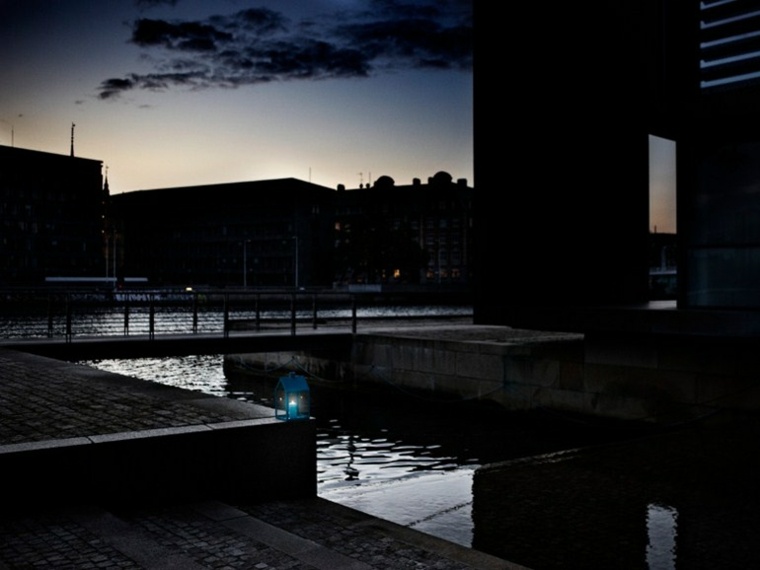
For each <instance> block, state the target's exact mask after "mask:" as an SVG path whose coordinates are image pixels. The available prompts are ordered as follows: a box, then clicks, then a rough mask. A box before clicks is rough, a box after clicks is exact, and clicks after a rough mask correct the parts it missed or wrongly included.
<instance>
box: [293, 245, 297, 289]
mask: <svg viewBox="0 0 760 570" xmlns="http://www.w3.org/2000/svg"><path fill="white" fill-rule="evenodd" d="M293 239H294V240H295V248H296V254H295V264H296V267H295V286H296V289H298V236H293Z"/></svg>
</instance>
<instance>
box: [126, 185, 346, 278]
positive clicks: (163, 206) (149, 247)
mask: <svg viewBox="0 0 760 570" xmlns="http://www.w3.org/2000/svg"><path fill="white" fill-rule="evenodd" d="M334 195H335V191H334V190H331V189H329V188H325V187H323V186H318V185H316V184H311V183H308V182H302V181H300V180H297V179H295V178H283V179H277V180H262V181H255V182H237V183H229V184H210V185H204V186H189V187H181V188H165V189H156V190H141V191H135V192H125V193H123V194H117V195H114V196H112V208H113V216H114V223H115V225H116V226H117V228H118V231H117V235H118V236H121V239H123V252H124V253H123V258H122V259H119V263H118V268H117V275H139V276H145V277H148V280H149V282H150V283H151V284H153V285H183V286H191V285H207V286H225V287H226V286H237V287H241V286H244V285H245V286H277V287H282V286H289V287H293V286H296V285H297V286H299V287H313V286H329V285H331V284H332V279H333V265H332V238H333V226H332V224H333V210H332V208H333V199H334ZM119 250H121V248H119Z"/></svg>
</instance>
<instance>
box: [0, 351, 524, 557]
mask: <svg viewBox="0 0 760 570" xmlns="http://www.w3.org/2000/svg"><path fill="white" fill-rule="evenodd" d="M267 414H268V415H270V416H271V415H272V410H270V409H268V408H264V407H260V406H254V405H252V404H247V403H242V402H237V401H234V400H227V399H223V398H217V397H214V396H206V395H200V394H199V393H197V392H188V391H184V390H178V389H174V388H169V387H165V386H160V385H157V384H152V383H148V382H142V381H140V380H136V379H132V378H126V377H123V376H119V375H115V374H111V373H108V372H103V371H98V370H94V369H91V368H88V367H82V366H78V365H75V364H71V363H67V362H63V361H58V360H53V359H49V358H45V357H40V356H34V355H30V354H26V353H21V352H17V351H13V350H7V349H0V457H1V456H2V455H3V454H13V453H33V452H34V450H35V449H44V448H46V447H49V446H55V445H58V444H59V443H60V442H61V441H66V442H76V441H77V438H85V439H87V438H92V437H94V436H103V435H107V434H116V433H119V434H124V433H125V432H134V434H135V437H137V438H139V437H140V434H141V433H151V434H157V433H161V430H168V431H171V430H182V429H194V427H196V426H206V425H209V424H214V425H219V424H223V423H225V422H239V421H240V420H248V419H251V418H256V417H262V416H265V415H267ZM55 477H56V473H40V474H39V480H38V481H36V482H34V485H39V486H40V487H39V488H40V489H42V488H43V486H44V485H45V481H46V480H48V479H49V478H55ZM4 491H5V493H8V494H9V495H8V498H9V499H11V498H12V501H11V500H9V501H7V502H8V503H10V502H12V503H14V504H16V505H18V506H19V508H16V509H7V508H6V509H3V510H2V512H1V513H0V568H71V569H80V568H166V569H182V570H192V569H195V568H198V569H200V568H215V569H226V568H244V569H261V570H264V569H270V568H273V569H286V568H288V569H299V570H300V569H303V570H306V569H312V568H316V569H324V570H340V569H356V570H362V569H367V570H369V569H373V568H377V569H380V568H382V569H394V570H395V569H400V568H417V569H426V568H431V569H433V568H435V569H440V570H447V569H451V570H464V569H468V568H474V569H477V568H482V569H497V568H499V569H501V568H504V569H507V568H519V566H517V565H514V564H510V563H509V562H507V561H505V560H502V559H500V558H496V557H493V556H490V555H486V554H483V553H481V552H478V551H476V550H473V549H470V548H465V547H462V546H460V545H456V544H453V543H450V542H447V541H445V540H441V539H438V538H435V537H431V536H429V535H426V534H424V533H420V532H418V531H414V530H412V529H408V528H404V527H401V526H399V525H395V524H393V523H389V522H386V521H382V520H379V519H376V518H373V517H371V516H368V515H364V514H362V513H359V512H357V511H354V510H351V509H347V508H345V507H342V506H339V505H336V504H333V503H330V502H328V501H325V500H322V499H320V498H318V497H314V498H307V499H295V500H277V501H264V502H258V503H255V504H238V505H230V504H225V503H220V502H217V501H215V500H213V498H208V499H206V498H200V499H199V501H197V502H189V503H188V502H183V503H181V504H171V503H169V504H157V503H151V504H129V505H124V504H116V503H114V504H76V503H75V504H62V505H58V506H53V505H49V504H45V502H44V501H42V502H41V501H39V500H36V497H35V496H34V495H33V493H30V495H29V497H28V498H26V499H25V498H24V497H18V496H13V495H12V494H13V493H14V490H13V489H8V488H5V489H4Z"/></svg>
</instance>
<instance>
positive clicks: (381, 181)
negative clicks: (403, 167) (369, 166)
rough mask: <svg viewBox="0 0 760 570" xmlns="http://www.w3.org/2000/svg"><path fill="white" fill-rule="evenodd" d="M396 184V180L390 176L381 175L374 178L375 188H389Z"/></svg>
mask: <svg viewBox="0 0 760 570" xmlns="http://www.w3.org/2000/svg"><path fill="white" fill-rule="evenodd" d="M395 185H396V181H395V180H394V179H393V178H391V177H390V176H386V175H383V176H381V177H380V178H378V179H377V180H375V184H374V186H375V188H391V187H393V186H395Z"/></svg>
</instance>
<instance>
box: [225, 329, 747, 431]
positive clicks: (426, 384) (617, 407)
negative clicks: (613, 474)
mask: <svg viewBox="0 0 760 570" xmlns="http://www.w3.org/2000/svg"><path fill="white" fill-rule="evenodd" d="M695 342H696V341H691V343H689V342H686V341H678V340H672V339H660V340H657V339H649V341H647V342H642V341H640V340H638V341H637V340H636V339H633V340H631V339H629V340H626V339H619V338H618V339H604V338H588V336H587V335H582V334H576V333H560V332H542V331H531V330H521V329H512V328H510V327H497V326H486V325H472V324H462V323H457V322H448V323H447V322H438V323H424V324H423V323H418V324H416V325H410V326H407V327H399V326H398V325H396V326H394V327H393V328H387V329H384V328H383V327H373V328H372V329H365V330H364V331H362V332H359V333H357V334H355V335H353V340H352V342H351V343H350V347H345V348H335V349H325V350H311V351H301V352H255V353H247V354H232V355H229V356H228V357H227V358H226V361H225V371H226V374H227V375H228V377H232V378H234V377H240V376H246V375H259V376H260V375H262V374H267V373H270V374H280V373H282V372H283V371H288V370H295V371H297V372H299V373H302V374H305V375H307V376H308V377H309V380H310V382H314V383H320V382H326V383H328V384H329V385H330V386H332V387H336V386H343V387H344V388H351V389H354V388H362V389H370V388H382V387H394V388H397V389H402V390H405V391H410V392H421V393H424V394H427V395H434V396H435V397H436V398H437V399H446V398H450V399H463V400H482V401H486V402H492V403H495V404H498V405H499V406H502V407H503V408H504V409H506V410H510V411H528V410H535V409H544V410H553V411H559V412H566V413H573V414H581V415H584V416H588V417H592V418H599V419H604V420H623V421H628V422H630V421H634V422H643V423H650V424H661V425H666V424H674V423H678V422H682V421H688V420H691V419H694V418H698V417H702V416H704V415H705V414H710V413H713V412H715V411H718V410H737V411H751V410H753V409H757V407H758V405H760V404H758V401H759V400H758V399H759V398H760V390H759V389H758V386H757V385H756V382H755V376H754V370H756V367H753V366H751V363H752V362H754V361H755V357H754V356H753V355H751V354H750V353H749V352H747V351H746V350H745V351H744V352H740V348H737V347H735V346H732V347H728V346H723V345H714V344H709V345H707V344H705V343H703V342H702V343H696V344H695ZM728 357H730V358H728Z"/></svg>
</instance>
